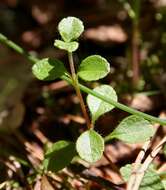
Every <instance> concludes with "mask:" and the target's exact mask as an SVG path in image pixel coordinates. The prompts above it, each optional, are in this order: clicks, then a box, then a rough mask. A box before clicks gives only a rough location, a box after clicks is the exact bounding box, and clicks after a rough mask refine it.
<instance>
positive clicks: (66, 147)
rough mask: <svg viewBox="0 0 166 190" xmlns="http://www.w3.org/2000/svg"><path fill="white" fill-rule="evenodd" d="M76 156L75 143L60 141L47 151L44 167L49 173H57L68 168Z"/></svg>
mask: <svg viewBox="0 0 166 190" xmlns="http://www.w3.org/2000/svg"><path fill="white" fill-rule="evenodd" d="M75 155H76V150H75V144H74V143H72V142H68V141H63V140H62V141H58V142H56V143H54V144H53V145H52V146H51V147H50V148H49V149H48V150H47V151H46V153H45V159H44V162H43V166H44V168H45V169H46V170H47V171H53V172H57V171H59V170H61V169H63V168H65V167H66V166H68V165H69V164H70V162H71V161H72V159H73V157H74V156H75Z"/></svg>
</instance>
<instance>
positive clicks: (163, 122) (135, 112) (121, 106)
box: [61, 76, 166, 125]
mask: <svg viewBox="0 0 166 190" xmlns="http://www.w3.org/2000/svg"><path fill="white" fill-rule="evenodd" d="M61 79H63V80H66V81H67V82H68V83H69V84H72V80H71V79H70V78H68V77H66V76H62V77H61ZM72 85H73V84H72ZM79 87H80V89H81V90H82V91H84V92H85V93H87V94H91V95H93V96H95V97H96V98H99V99H101V100H103V101H104V102H107V103H108V104H111V105H113V106H115V107H117V108H119V109H121V110H123V111H125V112H128V113H130V114H133V115H137V116H140V117H143V118H144V119H147V120H148V121H152V122H154V123H159V124H161V125H166V120H165V119H159V118H157V117H154V116H151V115H149V114H146V113H143V112H140V111H138V110H135V109H133V108H130V107H128V106H126V105H124V104H121V103H119V102H116V101H114V100H112V99H110V98H108V97H106V96H103V95H102V94H99V93H97V92H95V91H93V90H91V89H90V88H88V87H86V86H84V85H82V84H79Z"/></svg>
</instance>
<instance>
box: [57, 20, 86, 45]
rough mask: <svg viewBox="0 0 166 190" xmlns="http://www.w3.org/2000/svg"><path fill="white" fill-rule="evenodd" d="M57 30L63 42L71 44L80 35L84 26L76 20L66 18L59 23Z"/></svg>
mask: <svg viewBox="0 0 166 190" xmlns="http://www.w3.org/2000/svg"><path fill="white" fill-rule="evenodd" d="M58 30H59V33H60V35H61V37H62V39H63V40H64V41H65V42H71V41H73V40H75V39H77V38H78V37H79V36H80V35H81V34H82V32H83V31H84V25H83V22H82V21H81V20H80V19H78V18H75V17H67V18H64V19H62V20H61V21H60V23H59V25H58Z"/></svg>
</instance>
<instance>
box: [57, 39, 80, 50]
mask: <svg viewBox="0 0 166 190" xmlns="http://www.w3.org/2000/svg"><path fill="white" fill-rule="evenodd" d="M54 46H56V47H58V48H59V49H63V50H66V51H68V52H73V51H76V50H77V49H78V46H79V44H78V42H64V41H61V40H55V43H54Z"/></svg>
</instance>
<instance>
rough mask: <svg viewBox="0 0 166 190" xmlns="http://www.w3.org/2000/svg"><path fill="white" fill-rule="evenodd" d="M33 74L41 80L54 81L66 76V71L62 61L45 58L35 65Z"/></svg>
mask: <svg viewBox="0 0 166 190" xmlns="http://www.w3.org/2000/svg"><path fill="white" fill-rule="evenodd" d="M32 72H33V74H34V75H35V76H36V78H38V79H39V80H54V79H57V78H59V77H61V76H62V75H64V74H65V72H66V69H65V67H64V65H63V63H62V62H61V61H59V60H57V59H51V58H44V59H42V60H40V61H38V62H37V63H35V64H34V65H33V67H32Z"/></svg>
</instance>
